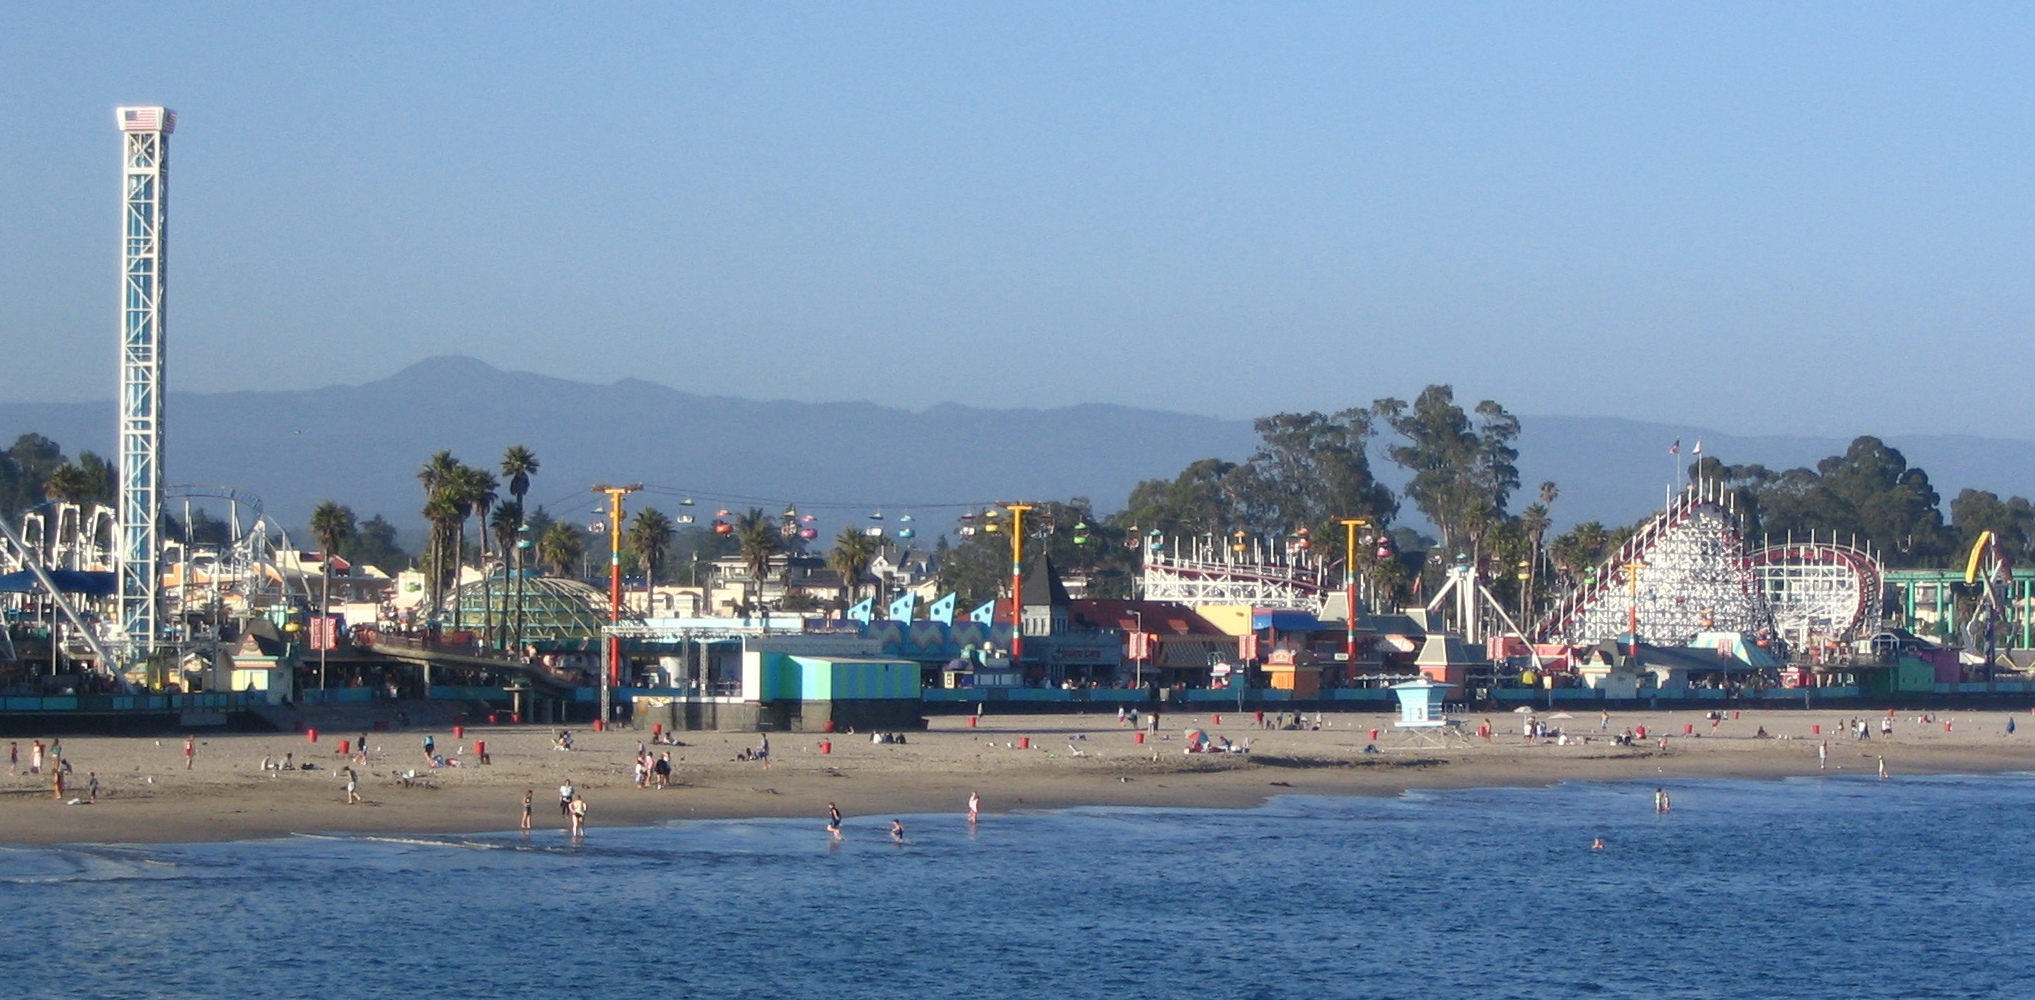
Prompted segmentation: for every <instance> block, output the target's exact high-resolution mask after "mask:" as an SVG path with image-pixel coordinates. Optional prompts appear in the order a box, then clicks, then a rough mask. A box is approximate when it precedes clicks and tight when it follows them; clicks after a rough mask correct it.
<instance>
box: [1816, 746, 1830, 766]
mask: <svg viewBox="0 0 2035 1000" xmlns="http://www.w3.org/2000/svg"><path fill="white" fill-rule="evenodd" d="M1829 768H1830V741H1829V740H1824V741H1823V742H1821V743H1818V744H1816V770H1818V771H1826V770H1829Z"/></svg>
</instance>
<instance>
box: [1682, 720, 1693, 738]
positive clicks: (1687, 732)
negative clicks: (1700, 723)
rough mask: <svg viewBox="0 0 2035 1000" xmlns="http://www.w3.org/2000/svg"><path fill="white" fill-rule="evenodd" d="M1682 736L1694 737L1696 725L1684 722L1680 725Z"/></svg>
mask: <svg viewBox="0 0 2035 1000" xmlns="http://www.w3.org/2000/svg"><path fill="white" fill-rule="evenodd" d="M1682 735H1683V736H1694V735H1696V724H1695V723H1693V722H1684V723H1682Z"/></svg>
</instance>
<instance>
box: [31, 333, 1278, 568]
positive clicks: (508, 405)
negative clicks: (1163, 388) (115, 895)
mask: <svg viewBox="0 0 2035 1000" xmlns="http://www.w3.org/2000/svg"><path fill="white" fill-rule="evenodd" d="M907 385H908V381H906V380H901V381H900V388H901V391H902V389H903V388H904V387H905V386H907ZM899 402H900V403H906V404H909V403H913V402H917V400H911V399H900V400H899ZM166 419H167V425H166V426H167V427H168V429H169V435H170V436H169V447H168V455H167V456H166V458H165V468H166V470H167V472H168V476H169V479H170V481H171V482H175V483H218V484H226V485H231V486H235V487H237V488H240V489H242V490H246V491H248V492H252V493H254V494H257V495H259V496H260V497H262V499H263V501H264V502H265V504H266V506H267V508H268V510H269V511H270V512H271V513H272V514H275V515H276V516H277V517H278V518H279V519H280V523H282V524H283V525H284V526H285V527H288V528H293V529H294V528H298V527H301V526H302V525H303V524H304V522H305V521H306V519H307V518H308V516H309V512H310V509H311V508H312V507H313V506H315V505H316V504H317V503H318V502H320V501H321V500H324V499H327V498H330V499H334V500H338V501H340V502H342V503H345V504H348V505H349V506H351V507H352V508H353V509H354V511H355V512H356V513H357V514H359V515H360V516H361V517H363V518H365V517H367V516H368V515H370V514H373V513H376V512H380V513H383V514H386V515H387V516H388V517H389V519H390V520H392V521H395V522H396V523H397V524H398V525H400V526H404V527H412V526H416V525H420V524H421V523H422V517H421V516H420V515H419V513H418V510H419V508H420V507H421V506H422V504H423V500H422V497H421V494H420V487H419V486H418V484H417V480H416V478H415V475H416V471H417V469H418V467H419V466H421V465H422V464H423V462H424V460H425V459H426V458H427V457H429V456H430V454H431V453H432V452H433V451H435V450H437V449H439V448H449V449H451V450H452V452H453V454H455V455H457V456H458V457H459V458H460V459H461V460H463V461H465V462H468V463H469V464H483V463H485V464H488V465H490V466H491V465H493V464H494V463H495V462H496V461H497V460H499V458H500V457H501V453H502V450H503V448H505V447H507V446H508V445H511V444H524V445H528V446H529V447H530V448H531V449H532V450H533V451H535V452H536V453H537V455H538V458H539V459H540V460H541V462H542V463H543V468H542V469H541V470H540V472H539V473H538V475H537V476H536V478H535V480H534V482H533V484H532V487H531V491H530V499H531V501H532V502H533V503H539V502H541V503H545V504H547V505H548V506H549V507H550V509H551V510H552V512H553V513H555V514H557V515H559V516H561V517H566V518H573V519H580V520H584V519H585V516H586V513H587V512H588V511H590V510H591V509H592V508H593V506H594V498H593V497H591V496H589V495H587V488H588V487H589V486H591V485H592V484H594V483H596V482H604V481H616V482H642V483H646V484H651V485H655V486H663V487H673V488H679V489H683V490H690V491H695V492H697V493H698V494H699V495H700V496H701V501H702V503H703V504H708V503H721V504H724V505H727V506H735V505H736V504H737V503H744V504H746V503H753V504H755V505H756V506H760V507H763V508H765V509H768V510H772V511H773V512H774V511H775V510H777V509H781V505H782V504H784V503H786V502H788V501H789V502H795V503H798V504H801V505H804V506H810V505H812V504H815V503H829V502H832V503H844V504H848V503H852V504H855V505H857V507H858V508H859V506H861V505H865V504H866V505H871V506H874V505H877V504H884V505H891V506H892V508H893V509H892V515H893V516H894V515H895V514H896V513H902V512H905V511H908V510H909V509H910V507H911V506H912V505H913V504H921V505H930V504H935V503H959V502H968V501H977V502H980V501H987V500H996V499H1008V498H1014V497H1021V496H1022V497H1052V498H1065V497H1069V496H1088V497H1090V498H1092V499H1093V500H1094V501H1095V502H1096V503H1097V504H1098V505H1099V506H1100V507H1101V508H1102V509H1105V510H1109V509H1114V508H1116V507H1120V506H1122V504H1123V502H1124V499H1125V498H1126V497H1127V496H1128V495H1129V493H1130V488H1131V486H1132V485H1134V484H1135V483H1136V482H1137V481H1138V480H1140V479H1144V478H1150V477H1153V476H1166V477H1171V476H1173V475H1174V474H1175V473H1177V472H1178V471H1179V470H1180V468H1181V467H1182V466H1184V465H1186V464H1187V463H1189V462H1192V461H1194V460H1195V459H1198V458H1203V457H1206V456H1207V455H1209V454H1211V453H1216V454H1226V455H1241V454H1245V453H1248V452H1249V450H1250V448H1251V446H1252V441H1253V436H1252V433H1251V429H1250V427H1249V425H1248V424H1247V423H1244V422H1239V421H1226V420H1218V419H1215V418H1212V417H1197V416H1190V415H1187V414H1180V413H1161V412H1156V411H1151V410H1138V409H1132V408H1129V407H1122V406H1109V405H1086V406H1073V407H1063V408H1057V409H1049V410H983V409H976V408H973V407H967V406H960V405H956V404H953V403H943V404H940V405H937V406H932V407H930V408H928V409H925V410H922V411H919V412H912V411H910V410H906V409H902V408H899V407H897V406H879V405H876V404H872V403H795V402H759V401H755V400H746V399H731V398H721V397H707V396H697V395H693V394H690V393H684V392H679V391H677V390H675V389H670V388H667V387H665V386H660V385H653V384H651V383H649V382H642V381H637V380H633V379H629V380H624V381H621V382H617V383H615V384H613V385H591V384H587V383H582V382H571V381H567V380H565V379H558V378H551V377H548V376H544V375H536V374H531V373H527V372H505V371H500V370H498V369H496V368H493V367H491V366H489V365H487V364H485V363H482V362H480V361H476V360H473V359H471V358H462V357H443V358H434V359H431V360H428V361H424V362H420V363H418V364H416V365H412V366H411V367H409V368H406V369H404V370H402V371H400V372H398V373H396V374H395V375H393V376H390V377H388V378H385V379H381V380H378V381H374V382H369V383H367V384H366V385H359V386H332V387H327V388H323V389H312V390H303V391H286V392H231V393H176V392H173V393H171V395H170V400H169V406H168V410H167V414H166ZM27 431H36V432H39V433H42V434H45V435H47V436H49V437H51V438H54V439H56V440H57V441H58V442H60V443H61V444H63V446H64V449H65V451H66V452H67V453H68V454H72V455H75V454H77V453H78V452H79V451H81V450H86V449H89V450H93V451H97V452H98V453H100V454H101V455H106V454H110V453H111V449H112V447H113V434H114V415H113V407H112V403H111V402H110V401H109V402H102V403H65V404H52V403H8V404H0V439H4V440H5V441H10V442H11V441H12V440H13V439H14V437H15V435H18V434H21V433H24V432H27ZM709 496H713V497H717V498H720V499H717V500H713V501H709V500H708V499H707V498H708V497H709ZM738 498H739V499H738ZM647 502H648V503H651V504H653V505H656V506H659V507H661V508H663V509H664V510H665V511H666V512H667V513H674V514H675V513H678V510H677V508H676V506H675V504H676V502H677V501H676V499H674V498H671V497H652V498H648V499H647ZM823 513H824V512H823ZM835 513H837V514H838V515H840V518H836V517H825V518H824V522H831V523H832V524H834V525H838V524H840V523H842V519H845V518H852V519H853V520H855V521H857V522H860V521H861V519H862V517H863V516H864V515H865V514H866V512H861V511H859V510H857V511H851V510H850V509H846V508H843V509H839V510H837V511H835ZM958 513H959V511H940V512H936V513H935V515H934V516H926V517H925V519H926V520H927V522H928V527H934V525H936V524H937V525H938V526H939V527H944V526H945V524H946V523H947V522H946V518H948V517H951V516H953V515H957V514H958ZM935 517H937V518H938V520H935ZM824 522H823V523H822V525H821V527H822V528H827V529H828V534H829V536H831V535H832V533H833V529H832V528H829V527H828V524H827V523H824ZM932 533H933V532H930V531H929V532H928V533H927V534H928V536H930V535H931V534H932Z"/></svg>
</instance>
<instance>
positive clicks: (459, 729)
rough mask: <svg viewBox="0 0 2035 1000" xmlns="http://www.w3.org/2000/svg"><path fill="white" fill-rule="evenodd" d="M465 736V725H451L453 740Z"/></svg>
mask: <svg viewBox="0 0 2035 1000" xmlns="http://www.w3.org/2000/svg"><path fill="white" fill-rule="evenodd" d="M465 737H466V727H465V726H453V727H452V738H453V739H455V740H457V739H464V738H465Z"/></svg>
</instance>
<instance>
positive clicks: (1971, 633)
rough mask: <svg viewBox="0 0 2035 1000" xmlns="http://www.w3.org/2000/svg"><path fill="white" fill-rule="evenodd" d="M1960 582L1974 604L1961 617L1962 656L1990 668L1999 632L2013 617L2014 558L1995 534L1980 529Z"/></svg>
mask: <svg viewBox="0 0 2035 1000" xmlns="http://www.w3.org/2000/svg"><path fill="white" fill-rule="evenodd" d="M1964 584H1965V586H1966V587H1969V588H1972V592H1973V594H1972V596H1973V601H1974V605H1973V607H1972V613H1971V616H1970V617H1968V618H1966V619H1965V621H1964V650H1965V652H1964V659H1965V662H1967V663H1982V664H1984V665H1985V667H1986V669H1987V670H1988V671H1990V670H1991V669H1992V667H1993V663H1994V662H1995V661H1996V660H1997V659H1998V657H1999V648H2000V635H2001V633H2002V632H2003V631H2005V630H2006V628H2007V626H2008V625H2009V624H2010V623H2011V620H2012V617H2013V600H2012V597H2011V594H2012V592H2013V586H2014V560H2013V558H2012V557H2011V556H2009V555H2008V554H2007V550H2006V547H2005V546H2003V545H2001V544H2000V539H1999V536H1998V535H1995V534H1993V533H1992V532H1990V531H1981V532H1979V536H1978V538H1977V540H1975V541H1974V542H1973V543H1972V546H1971V552H1970V554H1968V555H1967V556H1966V557H1965V561H1964Z"/></svg>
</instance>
